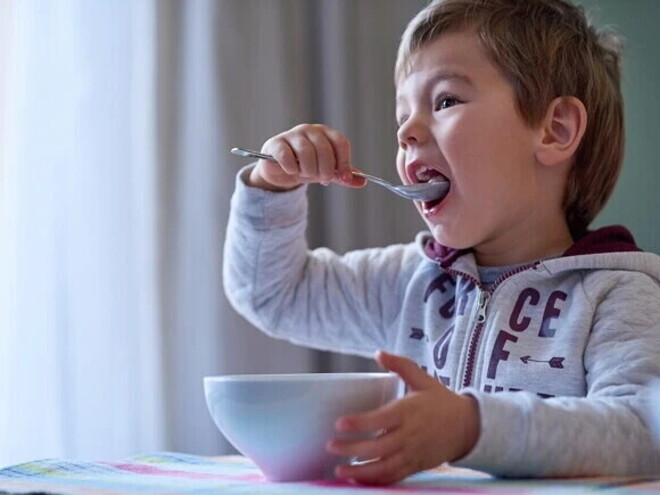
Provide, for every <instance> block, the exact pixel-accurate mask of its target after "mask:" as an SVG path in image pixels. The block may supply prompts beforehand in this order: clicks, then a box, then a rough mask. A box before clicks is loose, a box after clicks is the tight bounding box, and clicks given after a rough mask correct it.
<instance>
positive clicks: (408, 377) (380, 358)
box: [376, 351, 438, 391]
mask: <svg viewBox="0 0 660 495" xmlns="http://www.w3.org/2000/svg"><path fill="white" fill-rule="evenodd" d="M376 361H377V362H378V364H379V365H380V366H381V367H382V368H383V369H386V370H388V371H392V372H393V373H396V374H397V375H399V376H400V377H401V379H402V380H403V381H404V382H405V383H406V385H407V386H408V388H409V389H410V390H413V391H414V390H427V389H429V388H432V387H437V386H438V382H437V381H436V380H434V379H433V378H432V377H430V376H429V375H427V374H426V373H425V372H424V371H423V370H422V369H420V367H419V366H417V364H416V363H415V362H413V361H411V360H410V359H408V358H405V357H403V356H397V355H395V354H390V353H388V352H385V351H378V352H376Z"/></svg>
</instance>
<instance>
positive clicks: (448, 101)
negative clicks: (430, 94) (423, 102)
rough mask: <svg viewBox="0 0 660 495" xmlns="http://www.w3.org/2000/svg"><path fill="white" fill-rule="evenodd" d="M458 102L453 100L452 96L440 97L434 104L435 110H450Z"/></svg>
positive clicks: (456, 99)
mask: <svg viewBox="0 0 660 495" xmlns="http://www.w3.org/2000/svg"><path fill="white" fill-rule="evenodd" d="M459 103H460V101H459V100H458V98H454V97H453V96H441V97H439V98H438V99H437V100H436V103H435V110H436V111H438V110H444V109H446V108H451V107H453V106H454V105H458V104H459Z"/></svg>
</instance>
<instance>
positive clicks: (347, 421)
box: [327, 351, 479, 485]
mask: <svg viewBox="0 0 660 495" xmlns="http://www.w3.org/2000/svg"><path fill="white" fill-rule="evenodd" d="M376 360H377V361H378V363H379V364H380V365H381V366H382V367H383V368H384V369H386V370H389V371H392V372H394V373H396V374H397V375H399V376H400V377H401V379H402V380H403V381H404V382H405V383H406V385H407V386H408V389H409V392H408V394H407V395H406V396H405V397H403V398H402V399H398V400H395V401H393V402H390V403H389V404H387V405H385V406H383V407H381V408H380V409H376V410H374V411H370V412H367V413H363V414H356V415H353V416H343V417H341V418H339V419H338V420H337V423H336V428H337V431H339V432H340V433H375V434H377V436H376V437H374V438H369V439H360V440H348V439H341V438H334V439H332V440H331V441H330V442H328V445H327V449H328V451H329V452H332V453H333V454H337V455H341V456H346V457H357V458H359V459H364V460H367V459H369V460H370V461H369V462H367V463H364V464H358V465H340V466H338V467H337V469H336V472H335V475H336V476H337V478H343V479H350V480H354V481H357V482H359V483H368V484H379V485H380V484H382V485H385V484H390V483H394V482H397V481H400V480H402V479H403V478H405V477H407V476H409V475H411V474H413V473H416V472H418V471H422V470H424V469H430V468H433V467H436V466H438V465H439V464H442V463H443V462H447V461H454V460H457V459H460V458H461V457H464V456H465V455H466V454H467V453H468V452H470V450H472V448H473V447H474V445H475V444H476V442H477V439H478V437H479V407H478V405H477V402H476V401H475V400H474V399H473V398H471V397H469V396H467V395H458V394H456V393H454V392H452V391H450V390H449V389H448V388H446V387H445V386H444V385H442V384H441V383H439V382H438V381H437V380H436V379H434V378H432V377H431V376H429V375H427V374H426V373H425V372H424V371H423V370H421V369H420V368H419V367H418V366H417V364H415V363H414V362H413V361H411V360H409V359H406V358H404V357H401V356H396V355H393V354H388V353H386V352H382V351H381V352H379V353H378V354H377V356H376ZM371 459H374V460H371Z"/></svg>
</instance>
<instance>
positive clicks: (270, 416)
mask: <svg viewBox="0 0 660 495" xmlns="http://www.w3.org/2000/svg"><path fill="white" fill-rule="evenodd" d="M397 390H398V377H397V376H396V375H394V374H391V373H308V374H285V375H234V376H209V377H205V378H204V392H205V395H206V404H207V405H208V408H209V411H210V413H211V416H212V417H213V420H214V421H215V424H216V425H217V426H218V428H219V429H220V431H221V432H222V434H223V435H224V436H225V437H226V438H227V440H229V441H230V442H231V443H232V445H234V447H236V449H237V450H238V451H239V452H241V453H242V454H243V455H245V456H247V457H249V458H250V459H252V461H254V463H255V464H256V465H257V466H258V467H259V468H260V469H261V471H262V472H263V474H264V475H265V476H266V478H268V479H269V480H272V481H300V480H311V479H322V478H332V477H334V468H335V466H336V465H337V464H339V463H340V462H346V459H342V458H340V457H337V456H335V455H332V454H330V453H328V452H326V450H325V445H326V443H327V441H328V440H330V439H331V438H334V437H336V436H337V433H336V431H335V427H334V425H335V421H336V420H337V418H339V417H340V416H344V415H347V414H355V413H360V412H365V411H370V410H373V409H376V408H378V407H380V406H382V405H384V404H386V403H387V402H389V401H391V400H393V399H394V398H396V396H397Z"/></svg>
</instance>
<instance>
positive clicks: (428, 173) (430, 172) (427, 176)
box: [415, 165, 439, 182]
mask: <svg viewBox="0 0 660 495" xmlns="http://www.w3.org/2000/svg"><path fill="white" fill-rule="evenodd" d="M438 175H439V172H438V171H437V170H435V169H433V168H431V167H428V166H426V165H423V166H422V167H420V168H418V169H417V170H416V171H415V177H416V178H417V180H418V181H419V182H429V181H430V180H431V179H433V178H434V177H437V176H438Z"/></svg>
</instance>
